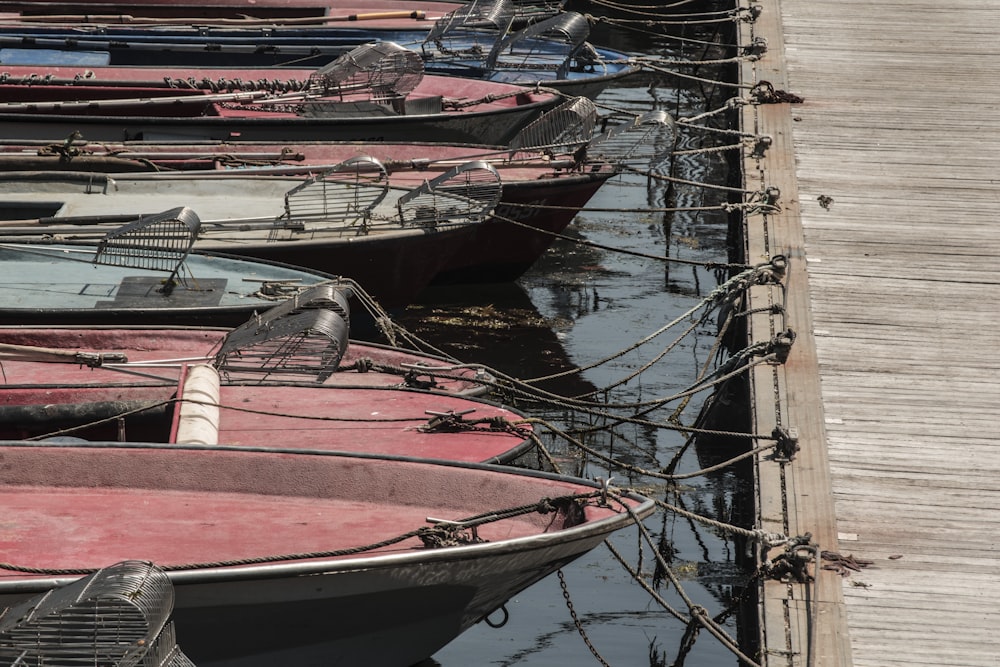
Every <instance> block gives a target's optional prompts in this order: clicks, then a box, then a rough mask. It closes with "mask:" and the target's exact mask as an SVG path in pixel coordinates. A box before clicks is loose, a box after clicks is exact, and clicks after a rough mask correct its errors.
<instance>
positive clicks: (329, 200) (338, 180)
mask: <svg viewBox="0 0 1000 667" xmlns="http://www.w3.org/2000/svg"><path fill="white" fill-rule="evenodd" d="M388 192H389V176H388V172H387V171H386V168H385V166H383V165H382V163H381V162H379V161H378V160H377V159H375V158H373V157H368V156H358V157H354V158H351V159H349V160H346V161H345V162H342V163H340V164H338V165H336V166H335V167H333V168H331V169H329V170H327V171H325V172H323V173H321V174H317V175H316V176H313V177H310V178H309V179H307V180H306V181H304V182H303V183H302V184H301V185H299V186H296V187H295V188H293V189H291V190H289V191H288V192H287V193H286V194H285V215H284V216H283V217H282V218H279V219H278V220H276V221H275V224H274V229H273V230H272V231H271V234H270V238H269V240H272V241H274V240H277V239H278V238H279V237H280V236H281V232H283V231H285V230H288V229H293V230H295V229H305V224H304V223H306V222H308V221H311V220H312V221H315V220H322V221H324V222H328V223H333V224H336V225H339V226H343V227H348V226H352V225H353V226H356V227H357V228H358V231H359V232H362V233H363V232H364V231H366V230H367V224H368V221H369V219H370V216H371V211H372V209H374V208H375V207H376V206H378V205H379V204H380V203H382V200H383V199H385V197H386V195H387V194H388Z"/></svg>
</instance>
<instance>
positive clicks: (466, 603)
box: [0, 443, 653, 667]
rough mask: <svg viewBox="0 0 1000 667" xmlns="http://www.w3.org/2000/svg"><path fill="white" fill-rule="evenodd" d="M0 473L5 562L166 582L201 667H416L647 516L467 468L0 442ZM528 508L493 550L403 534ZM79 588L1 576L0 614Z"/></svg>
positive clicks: (503, 472)
mask: <svg viewBox="0 0 1000 667" xmlns="http://www.w3.org/2000/svg"><path fill="white" fill-rule="evenodd" d="M0 457H2V460H3V461H4V481H5V484H4V485H3V486H2V487H0V512H2V513H3V516H4V531H3V533H0V548H2V549H3V551H4V560H5V562H8V563H15V564H18V565H24V566H29V567H35V568H42V569H48V568H60V569H62V568H66V569H70V570H77V569H80V568H99V567H105V566H107V565H110V564H112V563H115V562H119V561H120V560H124V559H127V558H137V559H142V560H151V561H153V562H154V563H156V564H157V565H159V566H161V567H165V568H167V569H169V570H170V572H169V576H170V578H171V581H172V582H173V584H174V588H175V595H176V597H175V604H174V612H173V619H174V621H175V623H176V627H177V636H178V644H179V646H180V648H181V649H182V650H183V651H184V653H185V654H186V655H187V656H188V657H190V658H191V660H192V661H194V662H195V664H197V665H199V667H222V666H223V665H230V666H232V665H241V666H243V667H258V666H260V667H264V666H268V667H272V666H273V665H293V664H294V665H301V666H306V667H310V666H316V667H319V666H320V665H360V664H366V665H380V666H382V667H408V666H409V665H412V664H414V663H416V662H419V661H420V660H422V659H424V658H427V657H429V656H430V655H432V654H433V653H434V652H435V651H437V650H438V649H440V648H441V647H442V646H444V645H445V644H446V643H447V642H449V641H450V640H451V639H453V638H454V637H455V636H457V635H458V634H460V633H461V632H463V631H464V630H465V629H467V628H469V627H470V626H472V625H473V624H475V623H476V622H478V621H479V620H480V619H482V618H483V617H484V616H486V615H488V614H490V613H492V612H493V611H494V610H495V609H497V608H498V607H500V606H501V605H503V604H504V603H505V602H506V601H507V600H509V599H510V598H511V597H512V596H513V595H515V594H516V593H518V592H519V591H521V590H523V589H524V588H526V587H528V586H530V585H531V584H532V583H534V582H536V581H538V580H539V579H541V578H542V577H544V576H546V575H547V574H549V573H551V572H553V571H554V570H556V569H558V568H560V567H562V566H563V565H565V564H566V563H568V562H570V561H572V560H574V559H575V558H577V557H578V556H580V555H581V554H583V553H585V552H586V551H588V550H590V549H592V548H594V547H596V546H597V545H599V544H600V542H601V541H602V540H603V539H604V538H605V537H607V536H608V535H609V534H610V533H611V532H613V531H615V530H618V529H621V528H625V527H627V526H629V525H630V524H631V523H632V522H633V517H634V516H640V517H641V516H645V515H648V514H649V513H650V512H651V511H652V509H653V504H652V502H651V501H648V500H645V499H642V498H639V497H612V498H611V499H610V502H609V503H608V504H606V505H603V504H602V503H601V502H600V497H599V494H595V491H596V489H595V488H594V486H593V485H592V484H590V483H587V482H584V481H582V480H573V479H570V478H561V477H554V476H546V475H541V474H537V473H534V474H533V473H529V472H524V471H517V470H514V469H511V468H500V467H488V466H477V465H471V464H470V465H466V466H455V465H444V464H435V463H430V462H421V461H414V460H399V459H391V458H380V457H375V458H359V457H349V456H342V455H338V456H318V455H307V454H302V453H279V452H275V453H265V452H249V451H195V450H184V451H181V450H176V449H174V450H171V449H169V448H163V447H151V446H148V445H143V444H141V443H137V444H135V445H134V446H131V447H126V446H122V445H114V444H111V443H107V444H100V443H95V445H94V446H92V447H90V448H82V447H78V446H72V445H69V446H37V445H36V446H32V447H25V446H19V445H18V444H16V443H0ZM582 496H590V497H589V499H587V500H582V499H581V500H580V501H574V500H570V498H573V497H582ZM560 498H566V500H559V499H560ZM522 506H523V507H526V508H535V507H538V508H539V509H543V511H537V510H535V509H529V510H528V511H527V512H526V513H523V514H520V515H516V516H513V517H512V518H505V519H502V520H488V521H486V522H485V523H484V524H483V525H481V526H480V527H479V528H477V531H476V534H477V535H478V538H479V539H480V540H485V541H479V542H475V543H466V544H461V543H458V544H457V545H455V546H443V547H431V546H428V545H426V544H425V543H424V542H422V540H420V539H418V538H417V537H414V536H412V533H411V531H414V530H427V529H428V528H429V527H431V525H432V524H431V523H429V522H428V518H429V517H430V518H433V519H443V520H451V521H453V520H461V519H465V518H469V517H476V516H483V515H486V516H489V515H495V513H497V512H498V511H502V510H505V509H508V508H515V507H522ZM626 507H629V508H631V512H630V511H628V510H627V509H626ZM407 534H411V537H405V536H406V535H407ZM463 535H464V536H468V537H471V533H470V532H469V531H468V530H466V531H464V533H463ZM403 538H405V539H403ZM378 543H384V544H383V546H380V547H379V546H374V545H376V544H378ZM292 554H298V555H299V557H297V558H293V557H291V556H292ZM261 559H263V560H261ZM198 564H201V565H200V566H199V565H198ZM73 578H74V577H73V576H72V575H69V576H67V575H62V576H61V577H60V576H57V575H55V574H54V573H53V574H46V573H45V572H44V571H43V572H41V573H34V574H26V573H19V572H15V571H12V570H10V569H3V570H0V607H3V606H6V605H9V604H12V603H14V602H17V601H20V600H21V599H23V598H25V597H27V596H30V595H33V594H37V593H38V592H41V591H44V590H47V589H49V588H51V587H53V586H55V585H59V584H61V583H64V582H68V581H71V580H72V579H73Z"/></svg>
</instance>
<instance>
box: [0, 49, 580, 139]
mask: <svg viewBox="0 0 1000 667" xmlns="http://www.w3.org/2000/svg"><path fill="white" fill-rule="evenodd" d="M279 77H280V78H279ZM560 99H561V98H560V96H559V95H558V94H556V93H553V92H549V91H544V90H533V89H528V88H523V87H520V86H516V85H510V84H504V83H496V82H491V81H482V80H475V79H458V78H453V77H443V76H434V75H424V72H423V61H422V60H421V58H420V56H419V55H418V54H417V53H415V52H413V51H409V50H407V49H404V48H403V47H400V46H397V45H395V44H392V43H391V42H381V43H376V44H367V45H364V46H361V47H358V48H357V49H354V50H352V51H351V52H349V53H347V54H345V55H343V56H341V57H340V58H337V59H336V60H335V61H334V62H332V63H330V64H329V65H326V66H325V67H322V68H320V69H318V70H317V69H303V70H294V69H281V70H275V69H273V68H257V69H254V68H226V69H223V68H190V69H184V70H178V69H176V68H174V69H171V68H158V67H72V66H67V67H60V66H54V67H50V66H31V65H26V66H17V65H10V66H7V65H5V66H4V67H3V75H2V76H0V113H2V114H3V115H2V118H3V128H4V129H3V135H2V136H0V138H2V139H12V138H15V137H18V138H21V139H29V140H30V139H42V140H52V139H53V138H55V137H66V136H69V135H70V134H71V133H73V132H80V133H81V134H82V135H83V136H85V137H87V138H88V139H89V140H92V141H135V140H143V141H157V140H162V141H200V140H213V141H309V140H355V141H413V140H415V139H418V138H419V139H421V140H424V141H435V142H451V143H463V142H465V143H469V142H481V143H486V144H504V145H505V144H506V143H508V142H509V141H510V140H511V139H512V138H513V137H514V136H515V135H516V134H517V132H518V131H519V130H520V129H521V128H522V127H524V126H525V125H527V124H528V123H530V122H531V121H533V120H535V119H536V118H538V117H539V116H540V115H541V114H542V113H543V112H544V111H546V110H548V109H550V108H553V107H555V106H556V105H557V104H558V103H559V101H560Z"/></svg>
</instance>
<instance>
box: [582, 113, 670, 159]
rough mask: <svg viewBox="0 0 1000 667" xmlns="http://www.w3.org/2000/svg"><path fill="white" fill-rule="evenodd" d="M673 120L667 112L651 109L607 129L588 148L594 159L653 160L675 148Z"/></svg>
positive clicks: (590, 155) (589, 154) (588, 152)
mask: <svg viewBox="0 0 1000 667" xmlns="http://www.w3.org/2000/svg"><path fill="white" fill-rule="evenodd" d="M674 139H675V127H674V121H673V119H672V118H671V117H670V116H669V115H667V113H666V112H664V111H650V112H648V113H645V114H642V115H641V116H637V117H636V118H634V119H633V120H632V121H630V122H628V123H623V124H622V125H618V126H616V127H613V128H611V129H610V130H607V131H606V132H604V133H602V134H601V135H600V136H597V137H595V138H594V140H593V141H592V142H591V143H590V146H589V147H588V148H587V154H588V156H589V157H590V158H592V159H594V158H599V159H604V160H607V161H609V162H631V161H641V162H647V163H648V162H649V161H650V160H654V159H656V158H659V157H661V156H664V155H669V154H670V152H671V151H673V149H674Z"/></svg>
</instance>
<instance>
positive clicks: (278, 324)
mask: <svg viewBox="0 0 1000 667" xmlns="http://www.w3.org/2000/svg"><path fill="white" fill-rule="evenodd" d="M291 303H293V304H294V303H297V300H293V301H292V302H291ZM347 328H348V325H347V324H346V321H345V319H344V316H343V315H342V311H337V310H331V309H328V308H315V307H308V308H302V309H296V308H294V307H292V306H287V305H286V306H282V307H279V308H278V309H277V310H275V311H268V313H265V314H264V315H262V316H260V317H259V318H255V319H253V320H251V321H250V322H248V323H247V324H245V325H243V326H242V327H238V328H236V329H234V330H232V331H229V330H224V329H209V328H177V329H161V328H151V327H129V328H112V327H50V328H44V329H43V328H36V327H0V361H2V363H3V369H4V377H5V384H4V386H3V389H2V391H0V439H9V440H13V439H44V438H53V437H56V438H64V437H72V438H76V439H80V438H85V439H87V440H140V441H144V442H160V443H171V444H199V445H205V446H212V447H216V446H217V447H227V446H237V445H238V446H255V447H268V446H271V445H273V444H275V443H276V442H280V441H282V440H283V438H282V435H281V434H283V433H291V432H294V433H295V434H296V436H295V438H294V441H292V442H284V443H283V444H282V446H283V447H285V448H294V449H302V450H311V449H317V450H324V451H352V452H364V453H374V454H388V455H399V456H415V457H421V458H431V459H442V460H456V461H494V462H506V461H511V460H513V459H515V458H517V457H518V456H520V455H521V454H523V453H524V452H526V451H527V450H528V449H530V448H531V447H532V442H531V439H530V432H531V428H530V426H529V425H528V424H527V423H526V422H525V421H524V416H523V415H521V414H520V413H517V412H515V411H513V410H511V409H508V408H504V407H502V406H500V405H497V404H493V403H491V402H489V401H487V400H485V399H482V398H477V397H475V396H474V395H475V394H481V393H484V392H485V390H486V388H485V386H484V384H483V380H485V379H487V378H488V376H487V375H482V374H477V373H476V371H475V369H471V368H467V367H461V366H459V365H457V364H455V363H454V362H452V361H449V360H446V359H442V358H440V357H432V356H429V355H424V354H419V353H415V352H409V351H405V350H401V349H397V348H392V347H386V346H379V345H373V344H366V343H359V342H357V341H353V342H350V343H348V338H347V333H346V332H347Z"/></svg>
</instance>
